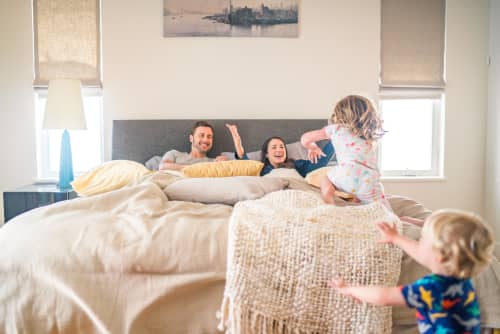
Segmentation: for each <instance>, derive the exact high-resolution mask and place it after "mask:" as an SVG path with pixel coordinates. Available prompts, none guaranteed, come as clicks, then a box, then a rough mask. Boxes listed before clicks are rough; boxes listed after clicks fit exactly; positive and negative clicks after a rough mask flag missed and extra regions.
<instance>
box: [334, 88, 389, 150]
mask: <svg viewBox="0 0 500 334" xmlns="http://www.w3.org/2000/svg"><path fill="white" fill-rule="evenodd" d="M330 122H331V123H333V124H340V125H342V126H345V127H346V128H347V129H349V130H350V131H351V132H352V133H353V134H354V135H355V136H358V137H361V138H363V139H365V140H367V141H369V142H370V143H371V142H374V141H376V140H377V139H379V138H380V137H382V136H383V135H384V130H383V129H382V120H381V119H380V117H379V116H378V115H377V111H376V110H375V108H374V107H373V104H372V103H371V101H370V100H369V99H367V98H366V97H363V96H359V95H349V96H346V97H344V98H343V99H342V100H340V101H339V102H338V103H337V104H336V105H335V108H334V109H333V114H332V116H331V117H330Z"/></svg>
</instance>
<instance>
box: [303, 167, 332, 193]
mask: <svg viewBox="0 0 500 334" xmlns="http://www.w3.org/2000/svg"><path fill="white" fill-rule="evenodd" d="M331 168H332V167H321V168H318V169H316V170H313V171H312V172H310V173H308V174H307V175H306V182H307V183H309V184H310V185H312V186H315V187H318V188H319V187H320V185H321V180H322V179H323V178H324V177H325V175H326V174H328V172H329V171H330V169H331Z"/></svg>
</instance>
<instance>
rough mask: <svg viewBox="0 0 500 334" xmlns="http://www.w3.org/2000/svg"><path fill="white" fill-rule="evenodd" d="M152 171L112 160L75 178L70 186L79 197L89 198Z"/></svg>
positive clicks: (137, 165)
mask: <svg viewBox="0 0 500 334" xmlns="http://www.w3.org/2000/svg"><path fill="white" fill-rule="evenodd" d="M150 173H152V171H150V170H149V169H147V168H146V167H145V166H144V165H142V164H140V163H138V162H135V161H129V160H112V161H108V162H105V163H103V164H102V165H100V166H97V167H95V168H93V169H91V170H89V171H88V172H86V173H84V174H83V175H81V176H79V177H77V178H76V179H75V180H74V181H73V182H71V185H72V186H73V189H74V190H75V191H76V192H77V193H78V195H80V196H91V195H97V194H101V193H105V192H108V191H111V190H115V189H118V188H121V187H123V186H125V185H127V184H128V183H130V182H132V181H137V180H138V179H140V178H142V177H143V176H144V175H147V174H150Z"/></svg>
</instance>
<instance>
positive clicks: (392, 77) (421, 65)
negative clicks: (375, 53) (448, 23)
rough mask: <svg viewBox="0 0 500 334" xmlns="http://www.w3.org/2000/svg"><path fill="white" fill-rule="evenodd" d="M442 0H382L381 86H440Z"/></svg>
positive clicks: (442, 68) (443, 5)
mask: <svg viewBox="0 0 500 334" xmlns="http://www.w3.org/2000/svg"><path fill="white" fill-rule="evenodd" d="M444 42H445V0H382V23H381V73H380V84H381V87H414V88H421V87H426V88H442V87H444V84H445V82H444V47H445V44H444Z"/></svg>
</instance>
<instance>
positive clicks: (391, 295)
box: [330, 279, 406, 306]
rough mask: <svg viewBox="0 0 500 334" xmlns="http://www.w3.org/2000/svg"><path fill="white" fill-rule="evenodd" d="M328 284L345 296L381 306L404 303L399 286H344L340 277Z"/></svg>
mask: <svg viewBox="0 0 500 334" xmlns="http://www.w3.org/2000/svg"><path fill="white" fill-rule="evenodd" d="M330 286H331V287H332V288H334V289H335V290H337V291H338V292H339V293H341V294H343V295H345V296H350V297H352V298H354V299H356V300H358V301H362V302H365V303H369V304H374V305H381V306H389V305H406V302H405V299H404V297H403V293H402V292H401V289H400V288H399V287H382V286H346V285H345V283H344V280H342V279H336V280H332V281H331V282H330Z"/></svg>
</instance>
